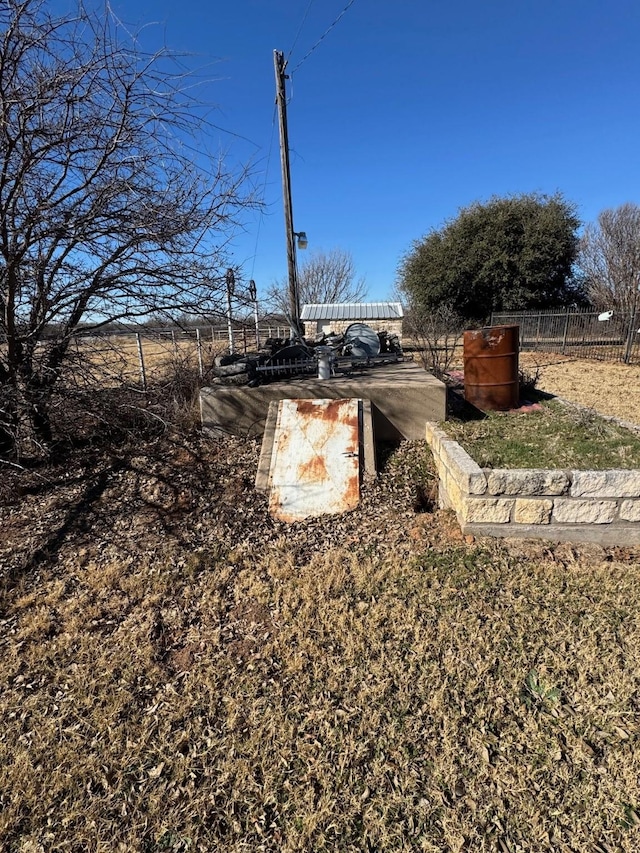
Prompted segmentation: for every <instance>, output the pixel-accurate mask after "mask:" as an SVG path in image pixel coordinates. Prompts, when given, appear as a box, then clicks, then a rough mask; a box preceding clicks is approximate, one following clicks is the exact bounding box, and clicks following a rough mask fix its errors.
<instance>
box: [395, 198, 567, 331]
mask: <svg viewBox="0 0 640 853" xmlns="http://www.w3.org/2000/svg"><path fill="white" fill-rule="evenodd" d="M579 225H580V222H579V220H578V218H577V216H576V212H575V207H574V205H573V204H571V203H569V202H567V201H566V200H565V199H564V198H563V197H562V196H561V195H560V194H556V195H553V196H544V195H538V194H523V195H517V196H510V197H507V198H498V197H495V198H492V199H491V200H490V201H488V202H487V203H486V204H481V203H480V202H474V203H473V204H471V205H470V206H469V207H466V208H463V209H462V210H461V211H460V212H459V214H458V216H457V217H456V218H455V219H452V220H450V221H448V222H446V223H445V225H444V226H443V227H442V228H439V229H433V230H432V231H430V232H429V233H428V234H427V235H426V236H425V237H423V238H422V239H421V240H417V241H416V242H415V243H414V244H413V246H412V248H411V249H410V250H409V251H408V252H407V254H406V255H405V256H404V257H403V258H402V260H401V262H400V268H399V282H398V283H399V286H400V289H401V290H402V291H403V293H404V294H405V296H406V297H407V299H408V301H409V302H410V303H411V304H413V305H416V306H419V307H421V308H422V309H426V310H432V309H436V308H438V307H439V306H442V305H447V306H448V307H450V308H451V309H453V310H454V311H455V312H456V313H457V314H458V315H459V316H460V317H462V318H464V319H466V320H485V319H486V318H488V316H489V315H490V313H491V312H492V311H501V310H508V309H514V308H518V309H521V308H522V309H525V308H547V307H552V306H554V305H559V304H566V303H567V302H568V301H572V302H573V301H575V300H576V298H578V297H579V296H580V293H579V288H578V287H577V285H576V283H575V282H574V280H573V279H572V266H573V263H574V260H575V257H576V251H577V245H578V237H577V234H576V231H577V228H578V227H579Z"/></svg>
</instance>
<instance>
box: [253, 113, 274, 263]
mask: <svg viewBox="0 0 640 853" xmlns="http://www.w3.org/2000/svg"><path fill="white" fill-rule="evenodd" d="M275 129H276V105H275V104H274V105H273V117H272V119H271V140H270V142H269V153H268V155H267V165H266V167H265V170H264V185H263V187H262V198H263V200H264V197H265V194H266V192H267V181H268V179H269V164H270V163H271V152H272V151H273V138H274V136H275V133H274V131H275ZM262 217H263V214H260V217H259V219H258V228H257V231H256V245H255V248H254V250H253V262H252V264H251V275H250V276H249V278H253V271H254V269H255V266H256V257H257V256H258V241H259V240H260V230H261V228H262Z"/></svg>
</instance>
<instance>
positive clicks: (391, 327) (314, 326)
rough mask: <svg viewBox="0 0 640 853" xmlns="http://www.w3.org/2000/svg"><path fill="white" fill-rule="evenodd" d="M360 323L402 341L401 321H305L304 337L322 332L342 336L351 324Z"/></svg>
mask: <svg viewBox="0 0 640 853" xmlns="http://www.w3.org/2000/svg"><path fill="white" fill-rule="evenodd" d="M356 322H362V323H366V325H367V326H371V328H372V329H375V330H376V332H388V333H389V334H390V335H398V337H399V338H400V339H401V340H402V320H318V321H317V322H315V321H309V320H308V321H307V322H306V323H305V324H304V328H305V335H314V334H319V333H320V332H324V333H325V334H327V333H329V332H334V333H335V334H336V335H341V334H343V333H344V332H345V331H346V330H347V329H348V327H349V326H350V325H351V324H352V323H356Z"/></svg>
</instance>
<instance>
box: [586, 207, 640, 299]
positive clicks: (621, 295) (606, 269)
mask: <svg viewBox="0 0 640 853" xmlns="http://www.w3.org/2000/svg"><path fill="white" fill-rule="evenodd" d="M578 264H579V267H580V270H581V272H582V274H583V275H584V277H585V279H586V290H587V294H588V296H589V298H590V299H591V301H592V302H593V303H594V304H595V305H596V306H598V307H602V308H609V309H614V310H618V311H620V312H622V313H625V314H628V313H630V312H632V311H635V310H636V309H637V308H638V290H639V289H640V207H638V205H636V204H631V203H627V204H623V205H621V206H620V207H617V208H613V209H609V210H603V211H602V212H601V213H600V214H599V215H598V219H597V221H596V223H595V224H591V225H588V226H587V227H586V228H585V232H584V235H583V236H582V238H581V240H580V246H579V253H578Z"/></svg>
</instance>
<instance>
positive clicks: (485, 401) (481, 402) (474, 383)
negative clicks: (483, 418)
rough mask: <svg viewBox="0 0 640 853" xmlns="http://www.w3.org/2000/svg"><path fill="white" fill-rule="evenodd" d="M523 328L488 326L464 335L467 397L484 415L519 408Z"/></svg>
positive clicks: (465, 392)
mask: <svg viewBox="0 0 640 853" xmlns="http://www.w3.org/2000/svg"><path fill="white" fill-rule="evenodd" d="M519 331H520V328H519V326H487V327H486V328H484V329H474V330H472V331H467V332H465V333H464V396H465V400H467V402H469V403H472V404H473V405H474V406H477V408H478V409H482V411H498V412H500V411H506V410H507V409H515V408H517V406H518V402H519V397H520V387H519V381H518V351H519V349H520V347H519Z"/></svg>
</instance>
